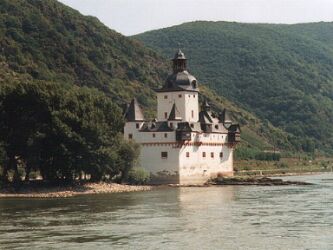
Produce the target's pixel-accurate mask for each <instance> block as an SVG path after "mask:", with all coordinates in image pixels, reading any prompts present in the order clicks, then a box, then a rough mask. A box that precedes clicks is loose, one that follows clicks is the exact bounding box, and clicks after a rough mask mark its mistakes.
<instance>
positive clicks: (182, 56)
mask: <svg viewBox="0 0 333 250" xmlns="http://www.w3.org/2000/svg"><path fill="white" fill-rule="evenodd" d="M172 60H186V57H185V54H184V53H183V52H182V51H181V50H180V49H178V51H177V52H176V54H175V56H174V58H173V59H172Z"/></svg>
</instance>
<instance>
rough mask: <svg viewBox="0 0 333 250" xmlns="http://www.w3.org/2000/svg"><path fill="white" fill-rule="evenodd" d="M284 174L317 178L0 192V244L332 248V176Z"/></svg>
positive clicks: (9, 246) (20, 246)
mask: <svg viewBox="0 0 333 250" xmlns="http://www.w3.org/2000/svg"><path fill="white" fill-rule="evenodd" d="M288 178H289V179H299V180H307V181H311V182H314V183H316V184H317V185H314V186H302V187H301V186H287V187H254V186H248V187H245V186H239V187H236V186H231V187H209V188H192V187H191V188H166V189H159V190H155V191H151V192H139V193H127V194H109V195H93V196H80V197H73V198H65V199H35V200H30V199H7V200H0V249H36V248H40V249H60V248H63V249H91V248H95V249H110V248H112V249H333V237H332V235H333V176H332V175H330V174H326V175H318V176H306V177H304V176H303V177H288Z"/></svg>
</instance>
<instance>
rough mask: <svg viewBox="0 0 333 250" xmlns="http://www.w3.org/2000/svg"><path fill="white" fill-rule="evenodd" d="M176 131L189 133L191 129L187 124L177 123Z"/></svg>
mask: <svg viewBox="0 0 333 250" xmlns="http://www.w3.org/2000/svg"><path fill="white" fill-rule="evenodd" d="M177 130H178V131H187V132H191V131H192V128H191V127H190V124H189V123H188V122H179V123H178V127H177Z"/></svg>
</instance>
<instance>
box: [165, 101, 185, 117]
mask: <svg viewBox="0 0 333 250" xmlns="http://www.w3.org/2000/svg"><path fill="white" fill-rule="evenodd" d="M181 119H182V117H181V116H180V112H179V111H178V109H177V107H176V103H174V104H173V106H172V109H171V112H170V115H169V118H168V120H169V121H177V120H181Z"/></svg>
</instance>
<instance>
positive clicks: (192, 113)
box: [191, 110, 194, 118]
mask: <svg viewBox="0 0 333 250" xmlns="http://www.w3.org/2000/svg"><path fill="white" fill-rule="evenodd" d="M191 116H192V118H194V111H193V110H192V111H191Z"/></svg>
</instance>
